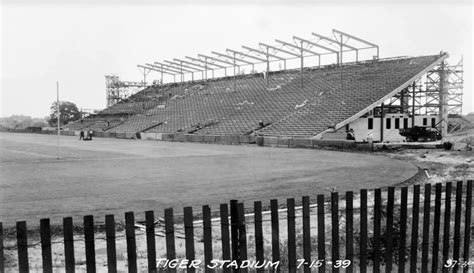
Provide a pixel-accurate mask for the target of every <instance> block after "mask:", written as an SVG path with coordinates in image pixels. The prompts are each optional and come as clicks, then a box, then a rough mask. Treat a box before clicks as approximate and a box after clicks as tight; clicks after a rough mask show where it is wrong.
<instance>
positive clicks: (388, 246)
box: [385, 187, 395, 273]
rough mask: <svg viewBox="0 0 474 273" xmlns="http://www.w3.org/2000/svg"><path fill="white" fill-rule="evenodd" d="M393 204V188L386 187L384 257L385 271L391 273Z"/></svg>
mask: <svg viewBox="0 0 474 273" xmlns="http://www.w3.org/2000/svg"><path fill="white" fill-rule="evenodd" d="M394 203H395V188H394V187H388V192H387V240H386V255H385V271H386V272H387V273H388V272H392V257H393V243H392V240H393V205H394Z"/></svg>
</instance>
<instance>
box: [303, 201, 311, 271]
mask: <svg viewBox="0 0 474 273" xmlns="http://www.w3.org/2000/svg"><path fill="white" fill-rule="evenodd" d="M309 204H310V201H309V196H303V258H304V260H305V262H306V264H305V265H304V272H305V273H309V272H311V268H310V267H309V266H310V264H311V224H310V220H311V219H310V208H309Z"/></svg>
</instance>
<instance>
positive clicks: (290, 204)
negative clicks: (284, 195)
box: [286, 198, 296, 272]
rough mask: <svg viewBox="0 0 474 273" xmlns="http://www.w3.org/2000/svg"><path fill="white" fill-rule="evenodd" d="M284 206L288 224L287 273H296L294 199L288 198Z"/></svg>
mask: <svg viewBox="0 0 474 273" xmlns="http://www.w3.org/2000/svg"><path fill="white" fill-rule="evenodd" d="M286 206H287V214H286V217H287V222H288V244H287V246H288V271H289V272H296V231H295V199H294V198H288V199H287V200H286Z"/></svg>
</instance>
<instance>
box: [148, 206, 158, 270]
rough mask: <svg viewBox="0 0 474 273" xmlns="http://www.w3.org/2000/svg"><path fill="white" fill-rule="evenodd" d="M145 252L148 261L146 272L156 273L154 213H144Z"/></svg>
mask: <svg viewBox="0 0 474 273" xmlns="http://www.w3.org/2000/svg"><path fill="white" fill-rule="evenodd" d="M145 229H146V252H147V259H148V272H157V268H156V242H155V212H154V211H152V210H148V211H145Z"/></svg>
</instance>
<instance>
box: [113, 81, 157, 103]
mask: <svg viewBox="0 0 474 273" xmlns="http://www.w3.org/2000/svg"><path fill="white" fill-rule="evenodd" d="M149 85H150V84H148V83H146V82H132V81H121V80H120V78H119V77H118V76H116V75H106V76H105V90H106V93H105V94H106V102H107V107H110V106H112V105H114V104H116V103H118V102H120V101H122V100H124V99H126V98H128V97H130V96H131V95H133V94H135V93H137V92H139V91H140V90H142V89H143V88H144V87H146V86H149Z"/></svg>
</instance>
